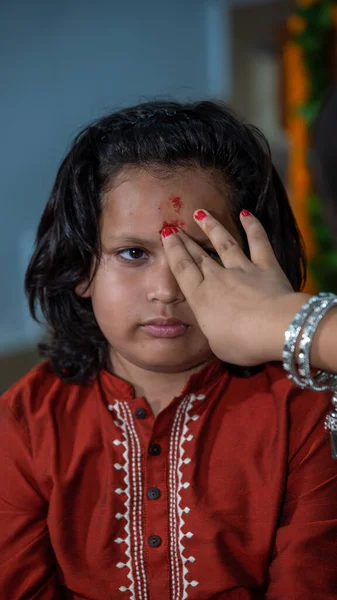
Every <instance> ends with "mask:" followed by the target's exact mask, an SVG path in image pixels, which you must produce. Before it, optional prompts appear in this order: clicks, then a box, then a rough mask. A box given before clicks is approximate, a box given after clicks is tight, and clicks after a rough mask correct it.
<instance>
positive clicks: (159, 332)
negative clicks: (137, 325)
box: [143, 323, 188, 338]
mask: <svg viewBox="0 0 337 600" xmlns="http://www.w3.org/2000/svg"><path fill="white" fill-rule="evenodd" d="M143 327H144V329H146V330H147V331H148V332H149V333H151V334H152V335H153V336H154V337H162V338H176V337H180V336H182V335H184V334H185V333H186V331H187V329H188V325H185V324H184V323H175V324H172V325H165V324H163V325H160V324H158V323H147V324H145V325H143Z"/></svg>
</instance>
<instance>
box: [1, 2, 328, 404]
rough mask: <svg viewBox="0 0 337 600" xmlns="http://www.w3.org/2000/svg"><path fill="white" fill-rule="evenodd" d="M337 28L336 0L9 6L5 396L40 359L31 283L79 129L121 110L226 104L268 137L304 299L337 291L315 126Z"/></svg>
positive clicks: (4, 131) (4, 34) (4, 110)
mask: <svg viewBox="0 0 337 600" xmlns="http://www.w3.org/2000/svg"><path fill="white" fill-rule="evenodd" d="M336 30H337V2H336V1H329V0H323V1H321V0H297V1H295V0H293V1H290V0H169V1H164V0H142V2H139V0H124V1H123V2H117V1H116V0H95V2H93V1H91V0H58V1H57V2H45V1H44V0H30V1H29V2H26V1H25V0H12V1H11V2H2V3H1V5H0V57H1V58H0V61H1V98H0V103H1V111H0V115H1V142H2V143H1V149H0V152H1V160H0V164H1V179H0V186H1V193H0V202H1V220H0V227H1V230H0V233H1V235H0V281H1V294H0V392H1V391H3V390H5V389H6V388H7V387H8V386H9V385H10V384H11V383H13V382H14V381H15V380H16V379H18V378H19V377H21V376H22V375H23V374H24V373H25V372H26V371H27V370H28V369H29V368H30V367H31V366H33V365H34V364H35V363H36V362H37V361H38V355H37V351H36V344H37V341H38V340H39V338H40V337H41V334H42V332H41V330H40V328H39V327H38V326H37V325H36V324H35V323H34V322H33V321H32V319H31V318H30V317H29V314H28V310H27V303H26V299H25V296H24V292H23V279H24V273H25V269H26V266H27V263H28V261H29V258H30V255H31V252H32V247H33V244H34V237H35V232H36V227H37V224H38V221H39V218H40V215H41V212H42V210H43V207H44V205H45V203H46V201H47V198H48V195H49V192H50V189H51V186H52V183H53V180H54V177H55V174H56V170H57V168H58V166H59V164H60V162H61V159H62V157H63V156H64V155H65V152H66V149H67V147H68V146H69V143H70V141H71V139H72V138H73V136H74V135H75V134H76V133H77V131H78V130H79V128H81V127H82V126H83V125H84V124H86V123H88V122H89V121H91V120H92V119H93V118H95V117H98V116H101V115H102V114H104V113H106V112H108V111H110V110H113V109H117V108H121V107H123V106H125V105H129V104H132V103H137V102H140V101H143V100H146V99H151V98H164V97H165V98H173V99H179V100H195V99H202V98H211V99H220V100H225V101H227V102H229V103H230V104H231V105H233V107H234V108H235V109H236V110H237V111H238V112H239V113H240V114H241V115H242V116H243V117H244V118H245V119H246V120H248V121H250V122H252V123H254V124H255V125H257V126H258V127H260V128H261V129H262V131H263V132H264V133H265V135H266V136H267V138H268V140H269V142H270V145H271V150H272V154H273V157H274V162H275V164H276V166H277V168H278V170H279V171H280V173H281V175H282V178H283V180H284V181H285V183H286V185H287V187H288V190H289V194H290V198H291V201H292V204H293V208H294V211H295V214H296V216H297V219H298V222H299V225H300V227H301V230H302V233H303V235H304V238H305V241H306V245H307V249H308V254H309V267H310V273H309V280H308V284H307V289H308V291H313V292H315V291H318V290H320V289H324V288H326V289H329V290H330V291H335V290H334V289H332V288H333V286H334V285H335V289H336V287H337V286H336V284H335V281H336V279H337V278H336V273H337V258H336V246H335V242H334V239H333V236H332V235H331V232H329V231H328V228H327V227H326V223H325V222H324V218H323V217H322V214H321V213H322V211H321V208H320V199H319V196H318V195H317V192H316V191H315V185H314V183H313V180H312V174H311V168H310V127H311V125H312V123H313V122H314V121H315V119H316V117H317V114H318V112H319V110H320V106H321V104H322V102H323V101H324V97H325V94H326V92H327V90H328V89H329V88H330V86H331V85H332V83H333V81H336V80H337V69H336V56H337V51H336V47H337V45H336ZM336 133H337V132H335V135H336ZM336 158H337V157H336Z"/></svg>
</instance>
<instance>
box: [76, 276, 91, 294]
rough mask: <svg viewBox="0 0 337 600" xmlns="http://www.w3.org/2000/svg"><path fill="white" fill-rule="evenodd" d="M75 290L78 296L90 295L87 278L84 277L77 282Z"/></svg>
mask: <svg viewBox="0 0 337 600" xmlns="http://www.w3.org/2000/svg"><path fill="white" fill-rule="evenodd" d="M75 292H76V294H77V295H78V296H81V298H90V296H91V285H90V281H88V280H87V279H84V281H81V283H79V284H78V285H77V286H76V287H75Z"/></svg>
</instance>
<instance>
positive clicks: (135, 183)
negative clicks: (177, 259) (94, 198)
mask: <svg viewBox="0 0 337 600" xmlns="http://www.w3.org/2000/svg"><path fill="white" fill-rule="evenodd" d="M105 200H106V201H105V209H106V211H105V212H106V213H108V214H109V215H110V216H111V217H112V216H113V217H114V219H115V220H125V219H134V218H137V219H138V218H141V219H144V218H148V219H154V220H158V219H161V218H165V219H167V218H171V219H172V218H173V217H174V218H175V219H176V220H179V219H182V218H184V219H187V218H188V217H189V218H191V219H192V217H193V212H194V210H196V209H197V208H202V207H203V208H206V209H207V210H209V211H211V212H212V213H213V214H214V216H217V218H220V217H222V218H224V217H225V215H226V213H227V214H228V200H227V199H226V194H225V191H224V190H220V189H219V186H216V185H214V181H213V180H212V179H211V177H210V175H209V174H206V173H204V172H203V170H202V169H181V168H180V169H179V170H177V171H174V172H172V173H169V174H166V176H159V175H156V174H151V173H149V172H147V171H146V172H144V171H143V172H137V171H136V172H135V171H131V173H130V174H126V176H124V177H123V178H122V179H121V180H120V181H119V182H118V183H117V185H116V186H114V187H113V188H112V189H111V190H110V191H109V193H108V194H107V195H106V199H105Z"/></svg>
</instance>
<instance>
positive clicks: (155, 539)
mask: <svg viewBox="0 0 337 600" xmlns="http://www.w3.org/2000/svg"><path fill="white" fill-rule="evenodd" d="M147 541H148V543H149V546H152V548H158V546H160V544H161V538H160V537H159V535H150V537H149V539H148V540H147Z"/></svg>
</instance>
